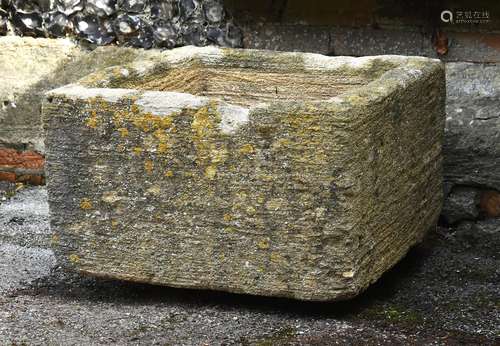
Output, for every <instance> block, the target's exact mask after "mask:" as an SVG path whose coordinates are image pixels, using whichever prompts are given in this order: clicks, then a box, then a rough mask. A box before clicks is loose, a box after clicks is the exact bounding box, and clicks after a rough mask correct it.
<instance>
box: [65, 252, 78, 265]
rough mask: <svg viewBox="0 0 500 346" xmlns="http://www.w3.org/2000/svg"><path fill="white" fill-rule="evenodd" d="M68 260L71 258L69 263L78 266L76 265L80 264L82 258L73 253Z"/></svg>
mask: <svg viewBox="0 0 500 346" xmlns="http://www.w3.org/2000/svg"><path fill="white" fill-rule="evenodd" d="M68 258H69V261H70V262H71V263H74V264H76V263H78V262H80V257H78V255H77V254H74V253H73V254H71V255H69V256H68Z"/></svg>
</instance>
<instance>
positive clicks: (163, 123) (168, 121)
mask: <svg viewBox="0 0 500 346" xmlns="http://www.w3.org/2000/svg"><path fill="white" fill-rule="evenodd" d="M160 119H161V120H160V128H162V129H168V128H170V127H171V126H172V122H173V119H172V117H167V116H165V117H162V118H160Z"/></svg>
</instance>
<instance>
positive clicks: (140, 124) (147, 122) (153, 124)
mask: <svg viewBox="0 0 500 346" xmlns="http://www.w3.org/2000/svg"><path fill="white" fill-rule="evenodd" d="M158 122H159V118H158V117H155V116H154V115H153V114H151V113H144V114H142V115H140V116H136V117H135V118H134V119H133V120H132V123H133V124H134V126H135V127H137V128H138V129H140V130H142V131H144V132H149V131H153V130H154V129H155V128H157V127H158V125H157V124H158Z"/></svg>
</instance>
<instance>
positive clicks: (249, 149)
mask: <svg viewBox="0 0 500 346" xmlns="http://www.w3.org/2000/svg"><path fill="white" fill-rule="evenodd" d="M254 152H255V149H254V148H253V146H252V145H251V144H248V143H247V144H244V145H242V146H241V148H240V153H242V154H245V155H249V154H253V153H254Z"/></svg>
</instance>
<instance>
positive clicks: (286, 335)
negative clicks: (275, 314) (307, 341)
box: [252, 326, 297, 346]
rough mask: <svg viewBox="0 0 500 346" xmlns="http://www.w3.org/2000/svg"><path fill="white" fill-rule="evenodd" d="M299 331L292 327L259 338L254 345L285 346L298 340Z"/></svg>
mask: <svg viewBox="0 0 500 346" xmlns="http://www.w3.org/2000/svg"><path fill="white" fill-rule="evenodd" d="M296 335H297V331H296V330H295V328H293V327H291V326H287V327H284V328H282V329H280V330H278V331H276V332H275V333H273V334H271V335H269V336H265V337H262V338H259V339H258V340H257V341H255V342H253V343H252V344H253V345H255V346H276V345H285V344H287V343H289V342H291V341H293V340H294V339H295V338H296Z"/></svg>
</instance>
